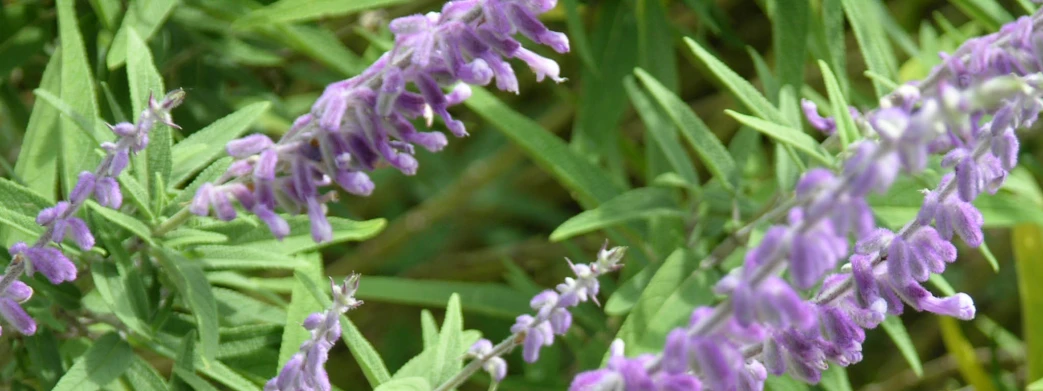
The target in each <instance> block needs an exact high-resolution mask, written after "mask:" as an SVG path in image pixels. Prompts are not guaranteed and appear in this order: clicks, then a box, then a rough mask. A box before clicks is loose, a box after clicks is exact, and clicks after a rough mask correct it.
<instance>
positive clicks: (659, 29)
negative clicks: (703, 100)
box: [635, 0, 680, 91]
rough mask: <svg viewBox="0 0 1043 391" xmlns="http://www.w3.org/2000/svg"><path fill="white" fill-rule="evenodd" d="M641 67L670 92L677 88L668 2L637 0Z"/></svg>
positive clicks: (639, 62) (675, 61) (675, 60)
mask: <svg viewBox="0 0 1043 391" xmlns="http://www.w3.org/2000/svg"><path fill="white" fill-rule="evenodd" d="M635 11H636V14H637V15H636V16H637V32H638V38H639V40H638V46H637V50H638V64H637V65H638V66H639V67H641V69H644V70H645V71H647V72H648V73H649V74H651V75H652V76H653V77H655V79H656V80H659V82H661V83H663V86H665V87H666V88H668V89H669V90H670V91H677V89H678V87H679V85H680V81H679V80H678V79H679V77H678V75H677V58H676V56H675V55H674V33H673V31H671V30H672V28H673V26H672V25H671V23H672V22H671V21H670V18H668V17H667V14H666V12H667V11H666V9H665V7H664V3H663V2H662V1H658V0H638V1H637V9H636V10H635Z"/></svg>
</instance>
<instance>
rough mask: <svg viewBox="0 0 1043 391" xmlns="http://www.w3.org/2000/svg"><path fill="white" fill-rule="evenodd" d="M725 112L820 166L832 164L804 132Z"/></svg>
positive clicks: (831, 160)
mask: <svg viewBox="0 0 1043 391" xmlns="http://www.w3.org/2000/svg"><path fill="white" fill-rule="evenodd" d="M725 112H726V113H727V114H728V115H730V116H732V117H733V118H735V119H736V120H738V121H739V122H741V123H743V124H745V125H747V126H749V127H751V128H753V129H756V130H757V131H758V132H761V133H763V134H764V135H766V136H768V137H771V138H773V139H775V140H776V141H778V142H780V143H782V144H786V145H790V146H792V147H794V148H796V149H798V150H800V151H801V152H804V153H806V154H808V156H810V157H812V158H814V159H815V160H818V161H819V162H821V163H822V164H825V165H827V166H830V165H832V164H833V157H832V156H829V155H827V154H826V153H825V152H824V151H823V150H822V147H821V146H820V145H819V144H818V142H816V141H815V139H813V138H811V136H808V135H807V134H806V133H804V132H801V131H799V130H797V129H793V128H791V127H788V126H784V125H779V124H776V123H772V122H769V121H765V120H762V119H760V118H757V117H752V116H749V115H745V114H740V113H737V112H734V111H731V110H725Z"/></svg>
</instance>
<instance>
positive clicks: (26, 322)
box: [0, 89, 185, 335]
mask: <svg viewBox="0 0 1043 391" xmlns="http://www.w3.org/2000/svg"><path fill="white" fill-rule="evenodd" d="M184 99H185V92H184V91H183V90H180V89H178V90H174V91H171V92H170V93H168V94H167V95H166V96H164V97H163V99H161V100H158V101H157V100H156V99H155V97H153V96H149V101H148V106H147V107H146V108H145V110H144V111H142V112H141V115H140V116H139V117H138V122H137V123H136V124H131V123H127V122H121V123H118V124H116V125H112V126H110V129H112V132H113V133H114V134H115V135H116V140H115V141H107V142H103V143H102V144H101V148H102V149H103V150H105V158H103V159H102V161H101V163H100V164H99V165H98V167H97V168H95V169H94V171H83V172H81V173H80V175H79V178H78V180H77V182H76V185H75V186H73V189H72V191H71V192H70V193H69V198H68V199H67V200H65V201H59V202H58V203H57V204H55V205H54V206H52V207H50V208H46V209H43V210H41V211H40V213H39V214H38V215H37V216H36V223H37V224H39V225H40V226H42V227H44V232H43V234H41V235H40V237H39V239H37V240H36V242H35V243H34V244H32V245H29V244H27V243H25V242H17V243H15V244H13V245H11V247H10V248H9V249H8V252H10V254H11V257H12V259H11V263H10V264H9V265H8V266H7V269H6V270H4V275H3V276H2V278H0V316H2V317H3V318H4V319H5V320H7V321H8V322H9V323H11V324H13V325H15V327H16V328H17V329H18V331H19V332H21V333H23V334H26V335H31V334H33V333H35V332H36V323H35V322H34V321H33V320H32V318H30V317H29V316H28V315H27V314H26V313H25V311H24V310H22V308H21V307H20V306H19V305H18V303H21V302H24V301H26V300H28V299H29V297H30V296H31V295H32V289H30V288H29V287H28V286H26V285H25V284H24V283H22V282H20V281H18V279H19V278H20V277H21V275H22V273H23V272H24V273H26V274H28V275H30V276H32V275H33V274H35V273H36V272H39V273H41V274H43V275H44V277H47V279H48V280H49V281H50V282H51V283H53V284H61V283H63V282H67V281H73V280H75V279H76V265H74V264H73V263H72V261H70V260H69V258H68V257H66V256H65V254H64V253H63V252H62V250H61V244H62V242H64V241H65V240H66V239H69V240H71V241H72V242H73V243H75V244H76V246H77V247H79V248H80V249H81V250H83V251H87V250H90V249H91V248H93V247H94V236H93V235H92V234H91V232H90V229H88V228H87V224H86V223H84V221H83V220H82V219H80V218H79V217H76V212H77V211H79V210H80V207H82V206H83V203H84V202H86V201H87V200H88V199H90V198H94V200H95V201H97V202H98V203H99V204H101V205H103V206H107V207H110V208H114V209H115V208H119V207H120V205H121V204H122V202H123V195H122V192H121V191H120V187H119V183H117V181H116V178H118V177H119V175H120V174H121V173H122V172H123V171H124V169H126V168H127V165H128V164H129V162H130V157H131V156H133V155H134V154H136V153H138V152H141V151H142V150H144V149H145V147H146V146H148V136H149V132H151V131H152V128H153V127H155V125H156V123H162V124H165V125H167V126H171V127H175V128H177V127H178V126H177V125H176V124H174V122H173V120H172V118H171V116H170V112H171V110H173V109H174V108H175V107H177V106H179V105H181V102H183V101H184Z"/></svg>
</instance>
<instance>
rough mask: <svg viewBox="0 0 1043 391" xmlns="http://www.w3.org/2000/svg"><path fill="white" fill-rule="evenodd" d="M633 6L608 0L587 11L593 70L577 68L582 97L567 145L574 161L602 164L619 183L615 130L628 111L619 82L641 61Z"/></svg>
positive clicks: (617, 136)
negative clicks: (591, 21)
mask: <svg viewBox="0 0 1043 391" xmlns="http://www.w3.org/2000/svg"><path fill="white" fill-rule="evenodd" d="M635 3H636V2H632V1H613V2H606V3H602V4H600V5H599V6H598V7H597V8H596V9H592V11H593V12H594V13H595V17H596V19H595V20H597V22H596V23H595V24H594V26H592V29H591V34H590V38H591V45H592V49H593V53H594V65H595V67H594V68H592V69H586V68H584V69H581V72H580V75H579V76H580V78H579V80H578V82H579V91H580V94H581V97H580V99H579V100H577V102H576V115H575V121H574V122H573V129H572V134H571V140H570V142H569V144H570V146H571V147H572V151H575V153H577V154H578V155H579V156H582V157H583V158H585V159H587V160H588V161H592V162H599V163H603V164H604V165H606V166H607V169H606V172H607V173H608V174H609V175H610V178H611V179H612V180H616V181H618V182H619V183H622V180H621V179H622V178H623V176H622V173H623V166H622V162H623V159H622V152H621V148H620V143H619V141H620V133H621V132H619V131H618V129H619V125H620V121H622V119H623V114H624V112H625V111H626V107H627V98H626V95H625V94H624V93H623V86H622V85H621V84H620V80H622V79H623V77H625V76H626V75H628V74H630V72H631V71H632V70H633V69H634V67H635V66H637V65H638V64H639V57H640V55H639V48H638V46H639V42H638V38H639V35H640V31H639V30H638V25H637V16H636V15H635V13H636V11H637V10H636V9H635V8H634V7H636V6H637V5H638V4H635ZM664 61H665V60H664Z"/></svg>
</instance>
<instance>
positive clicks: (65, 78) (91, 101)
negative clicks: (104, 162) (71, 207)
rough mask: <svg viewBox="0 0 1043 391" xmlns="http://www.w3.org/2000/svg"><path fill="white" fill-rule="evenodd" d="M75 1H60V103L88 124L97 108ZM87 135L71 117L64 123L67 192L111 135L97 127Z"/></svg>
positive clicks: (63, 167) (65, 183)
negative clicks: (95, 149) (98, 142)
mask: <svg viewBox="0 0 1043 391" xmlns="http://www.w3.org/2000/svg"><path fill="white" fill-rule="evenodd" d="M75 3H76V2H75V1H73V0H61V1H58V3H57V6H58V30H59V35H60V38H61V45H62V76H61V81H62V88H61V93H60V97H61V100H62V101H64V102H66V103H68V104H69V106H70V109H71V110H72V111H74V112H76V113H79V114H80V115H82V116H83V117H84V118H85V119H86V121H87V123H88V124H89V125H92V124H93V121H94V120H95V119H96V118H98V105H97V102H96V94H95V91H94V77H93V76H92V75H91V71H90V65H88V60H87V50H86V49H85V48H84V45H83V36H81V35H80V29H79V24H78V23H77V21H76V17H77V14H76V6H75ZM86 130H87V131H88V132H91V136H88V135H87V134H85V133H84V132H83V131H81V130H80V129H79V128H78V126H77V125H76V124H75V123H74V122H73V119H71V118H63V119H62V121H61V143H60V145H61V156H62V162H61V167H62V170H61V173H62V175H61V178H62V180H61V183H62V187H63V188H64V189H70V190H71V189H72V186H73V185H75V183H76V177H77V175H79V173H80V171H82V170H89V169H91V168H92V167H94V166H95V165H96V164H97V163H98V162H99V161H100V160H101V159H100V158H99V157H98V156H97V155H95V154H94V148H95V147H96V146H97V143H95V142H94V140H104V139H106V138H107V137H109V136H108V135H106V134H104V133H103V130H100V129H96V128H95V127H94V126H89V127H88V128H86ZM92 136H93V137H92Z"/></svg>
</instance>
